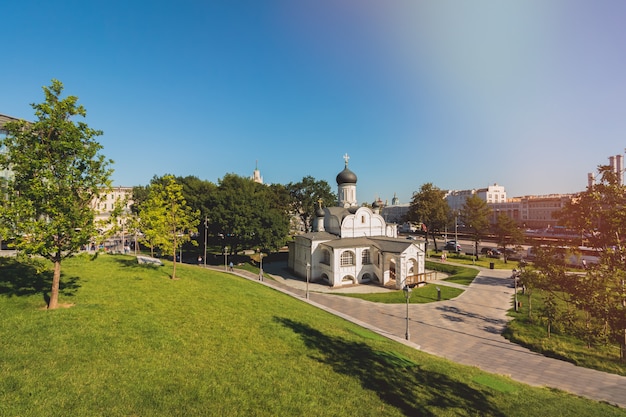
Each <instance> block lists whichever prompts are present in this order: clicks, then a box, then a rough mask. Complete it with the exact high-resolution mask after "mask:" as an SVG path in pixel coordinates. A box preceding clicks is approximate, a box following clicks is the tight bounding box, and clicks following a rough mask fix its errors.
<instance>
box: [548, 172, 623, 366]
mask: <svg viewBox="0 0 626 417" xmlns="http://www.w3.org/2000/svg"><path fill="white" fill-rule="evenodd" d="M619 175H622V173H617V172H615V171H613V170H612V168H611V167H610V166H600V167H598V177H599V182H598V183H597V184H593V185H591V186H590V187H588V188H587V190H585V191H583V192H581V193H579V194H577V195H576V196H575V198H573V199H571V200H570V201H569V202H568V203H567V204H566V206H565V207H564V208H563V209H562V211H561V214H560V216H559V219H560V221H561V222H562V223H563V224H564V225H565V226H567V227H568V228H572V229H574V230H576V231H577V232H578V233H579V234H580V235H581V236H585V237H586V239H587V240H588V242H589V243H588V245H589V246H591V247H593V248H595V249H597V250H598V251H599V253H600V254H601V256H600V260H599V262H598V264H597V265H589V267H588V271H587V275H593V276H594V279H593V282H597V283H599V284H598V285H595V286H593V287H592V288H590V289H589V290H588V291H590V292H588V293H587V294H586V297H587V298H594V299H595V298H597V299H600V300H602V301H601V302H600V303H597V305H599V306H600V308H599V309H590V312H591V313H592V314H595V315H600V316H604V317H606V319H605V321H606V323H607V325H609V326H610V327H611V329H610V332H611V338H612V340H613V341H615V342H617V343H619V345H620V358H621V360H622V361H626V246H625V244H624V241H625V239H626V187H625V186H624V185H622V184H621V181H620V179H619ZM607 308H608V310H606V309H607Z"/></svg>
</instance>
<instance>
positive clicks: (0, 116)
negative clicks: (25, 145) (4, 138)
mask: <svg viewBox="0 0 626 417" xmlns="http://www.w3.org/2000/svg"><path fill="white" fill-rule="evenodd" d="M16 120H19V119H16V118H15V117H11V116H7V115H5V114H0V130H2V127H3V126H4V124H5V123H7V122H13V121H16Z"/></svg>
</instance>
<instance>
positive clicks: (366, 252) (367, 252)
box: [361, 249, 371, 264]
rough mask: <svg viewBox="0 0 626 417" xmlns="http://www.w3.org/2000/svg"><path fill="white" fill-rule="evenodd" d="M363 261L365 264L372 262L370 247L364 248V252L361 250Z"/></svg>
mask: <svg viewBox="0 0 626 417" xmlns="http://www.w3.org/2000/svg"><path fill="white" fill-rule="evenodd" d="M361 263H363V264H369V263H371V259H370V250H369V249H363V252H361Z"/></svg>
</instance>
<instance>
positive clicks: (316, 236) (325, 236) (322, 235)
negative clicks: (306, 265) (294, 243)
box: [296, 232, 339, 240]
mask: <svg viewBox="0 0 626 417" xmlns="http://www.w3.org/2000/svg"><path fill="white" fill-rule="evenodd" d="M296 237H304V238H306V239H309V240H331V239H339V237H338V236H337V235H333V234H332V233H328V232H309V233H304V234H301V235H298V236H296Z"/></svg>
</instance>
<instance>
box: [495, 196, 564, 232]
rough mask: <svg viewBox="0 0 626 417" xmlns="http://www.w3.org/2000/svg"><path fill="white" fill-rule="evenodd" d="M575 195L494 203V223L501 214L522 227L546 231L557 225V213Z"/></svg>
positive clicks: (537, 197) (513, 199) (523, 198)
mask: <svg viewBox="0 0 626 417" xmlns="http://www.w3.org/2000/svg"><path fill="white" fill-rule="evenodd" d="M573 196H574V195H573V194H550V195H527V196H523V197H515V198H511V199H509V200H508V201H506V202H503V203H493V204H490V205H489V207H490V208H491V210H492V222H493V223H495V219H496V218H497V215H498V214H499V213H504V214H506V215H508V216H509V217H510V218H512V219H513V220H515V221H516V222H517V224H518V225H519V226H520V227H523V228H529V229H545V228H548V227H554V226H556V225H557V220H556V217H555V216H556V213H558V212H559V211H561V209H562V208H563V207H565V205H566V204H567V202H568V201H570V200H571V199H572V197H573Z"/></svg>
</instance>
